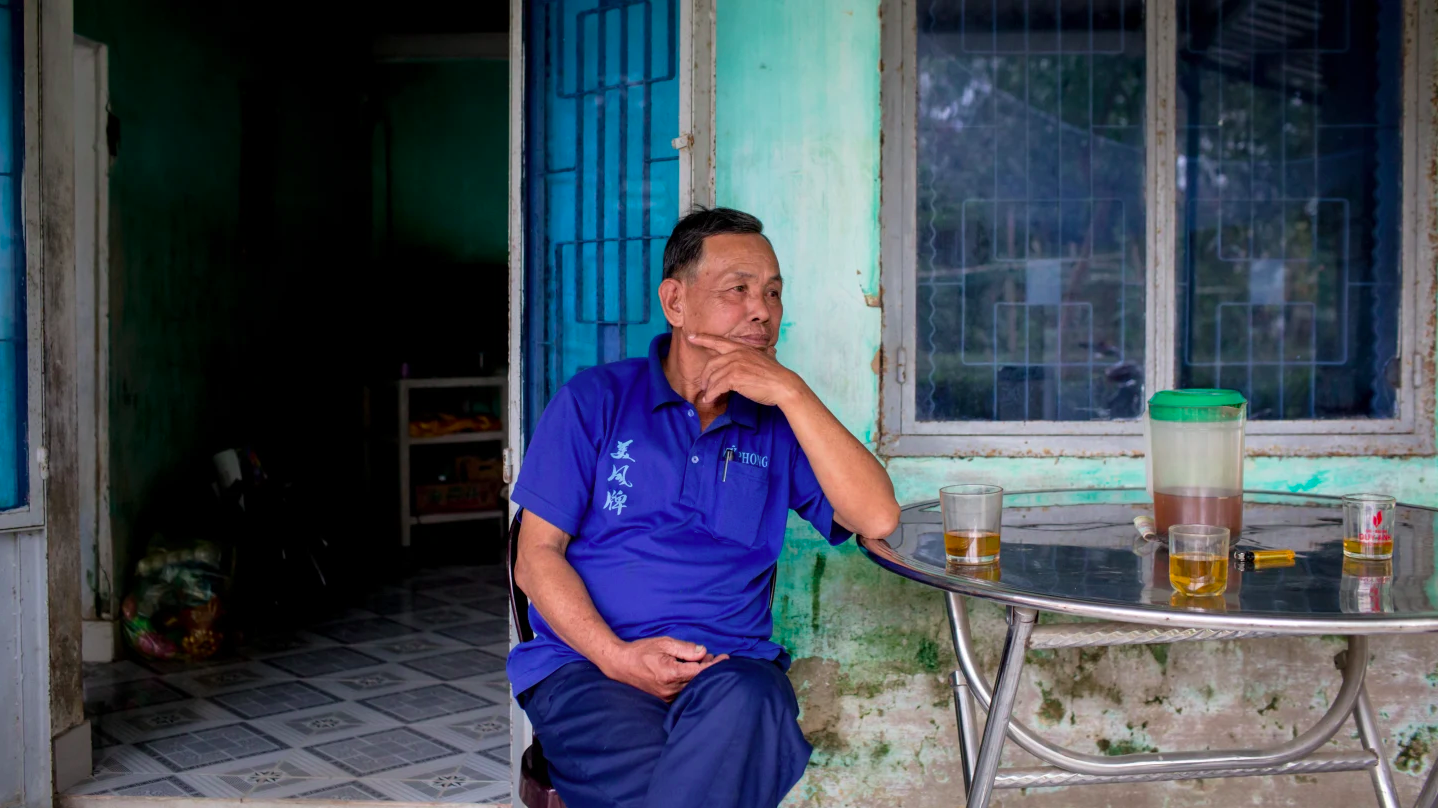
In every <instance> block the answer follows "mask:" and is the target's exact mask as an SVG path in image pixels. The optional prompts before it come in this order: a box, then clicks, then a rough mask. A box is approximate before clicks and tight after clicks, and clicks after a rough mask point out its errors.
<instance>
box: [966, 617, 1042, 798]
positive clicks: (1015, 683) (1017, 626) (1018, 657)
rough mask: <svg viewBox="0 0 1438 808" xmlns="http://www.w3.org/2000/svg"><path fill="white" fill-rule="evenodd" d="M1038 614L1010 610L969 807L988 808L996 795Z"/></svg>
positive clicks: (970, 791) (975, 767)
mask: <svg viewBox="0 0 1438 808" xmlns="http://www.w3.org/2000/svg"><path fill="white" fill-rule="evenodd" d="M1037 618H1038V612H1037V611H1036V610H1034V609H1025V608H1021V607H1018V606H1010V607H1009V635H1008V638H1007V639H1006V640H1004V653H1003V656H1002V657H1001V658H1000V660H999V674H998V678H997V680H995V682H994V697H993V701H992V702H991V703H990V704H989V717H988V721H987V722H985V724H984V739H983V741H982V742H981V743H980V744H979V759H978V762H977V763H976V764H975V765H974V774H973V778H972V785H971V787H970V788H969V802H968V806H969V808H988V804H989V798H990V797H992V796H993V793H994V777H995V775H997V774H998V771H999V757H1000V756H1001V755H1002V754H1003V751H1004V736H1005V734H1006V733H1007V731H1008V727H1009V718H1010V717H1012V716H1013V712H1014V698H1015V696H1017V695H1018V692H1019V677H1020V676H1021V675H1022V674H1023V669H1024V653H1025V652H1026V651H1027V650H1028V646H1029V635H1030V634H1032V633H1033V630H1034V621H1035V620H1036V619H1037Z"/></svg>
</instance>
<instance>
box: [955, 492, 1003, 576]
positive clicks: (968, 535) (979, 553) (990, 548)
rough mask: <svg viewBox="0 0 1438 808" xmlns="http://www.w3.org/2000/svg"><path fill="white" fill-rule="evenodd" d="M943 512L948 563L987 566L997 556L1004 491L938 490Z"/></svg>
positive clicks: (996, 558)
mask: <svg viewBox="0 0 1438 808" xmlns="http://www.w3.org/2000/svg"><path fill="white" fill-rule="evenodd" d="M939 507H940V509H942V510H943V512H944V555H945V556H946V557H947V559H948V562H949V563H950V564H988V563H990V562H992V561H996V560H998V557H999V523H1000V522H1001V521H1002V519H1003V513H1004V489H1002V488H1000V487H998V486H997V485H950V486H947V487H945V488H940V489H939Z"/></svg>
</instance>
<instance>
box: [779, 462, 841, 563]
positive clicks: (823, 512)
mask: <svg viewBox="0 0 1438 808" xmlns="http://www.w3.org/2000/svg"><path fill="white" fill-rule="evenodd" d="M789 507H790V508H792V509H793V510H794V512H795V513H798V514H799V515H800V516H802V517H804V520H805V521H806V522H808V523H809V524H811V525H813V526H814V529H815V530H817V531H819V535H821V536H823V537H824V538H826V539H828V540H829V543H830V544H833V545H839V544H843V543H844V542H845V541H848V539H849V537H850V536H852V535H854V534H853V533H852V532H851V531H849V530H847V529H845V528H844V526H843V525H841V524H839V523H838V522H835V521H834V506H833V505H830V504H829V498H828V497H826V496H824V489H822V488H820V487H819V478H818V477H815V476H814V467H813V466H810V465H809V457H808V456H807V455H805V454H804V450H803V448H801V447H800V446H798V445H797V444H796V445H795V446H794V457H793V460H792V461H791V462H790V469H789Z"/></svg>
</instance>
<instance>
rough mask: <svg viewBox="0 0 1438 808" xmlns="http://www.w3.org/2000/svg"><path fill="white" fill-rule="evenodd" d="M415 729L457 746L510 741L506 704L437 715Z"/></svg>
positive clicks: (489, 744) (507, 706)
mask: <svg viewBox="0 0 1438 808" xmlns="http://www.w3.org/2000/svg"><path fill="white" fill-rule="evenodd" d="M414 728H415V729H417V730H419V731H420V732H423V733H424V734H426V735H428V736H430V737H431V738H435V739H437V740H441V741H444V742H445V743H447V744H450V745H451V746H457V747H459V748H460V749H477V748H479V747H481V746H492V745H494V744H495V743H498V742H500V741H507V740H509V705H508V704H496V705H495V706H493V707H488V708H486V709H483V710H476V711H474V712H472V713H466V714H464V715H459V716H454V715H449V716H445V717H443V718H436V719H433V720H431V721H426V722H424V723H422V724H415V725H414Z"/></svg>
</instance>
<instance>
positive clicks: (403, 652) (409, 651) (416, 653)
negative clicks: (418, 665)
mask: <svg viewBox="0 0 1438 808" xmlns="http://www.w3.org/2000/svg"><path fill="white" fill-rule="evenodd" d="M465 647H466V646H465V644H464V643H462V642H460V641H459V640H452V639H450V638H449V637H441V636H440V635H438V634H435V633H432V632H428V631H426V632H416V633H414V634H410V635H409V636H406V637H396V638H393V639H389V640H382V641H380V642H372V643H368V644H365V645H357V646H355V650H358V651H363V652H364V653H366V654H369V655H370V656H377V657H380V658H382V659H385V660H387V661H389V662H408V661H410V660H413V659H419V658H421V657H427V656H434V655H435V654H437V653H439V652H441V651H458V650H461V649H463V648H465Z"/></svg>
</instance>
